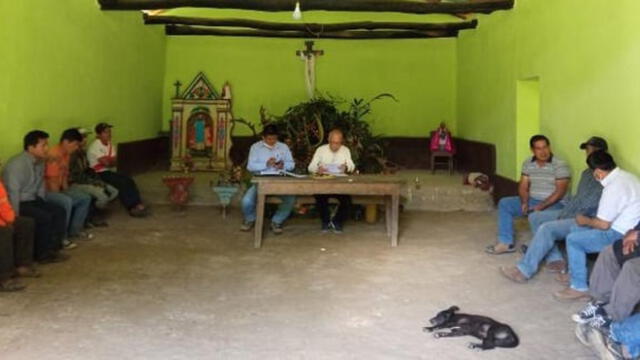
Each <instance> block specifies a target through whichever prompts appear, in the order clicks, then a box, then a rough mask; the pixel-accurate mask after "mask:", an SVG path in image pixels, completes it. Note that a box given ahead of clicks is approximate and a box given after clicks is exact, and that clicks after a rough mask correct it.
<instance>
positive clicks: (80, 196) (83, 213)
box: [45, 189, 91, 236]
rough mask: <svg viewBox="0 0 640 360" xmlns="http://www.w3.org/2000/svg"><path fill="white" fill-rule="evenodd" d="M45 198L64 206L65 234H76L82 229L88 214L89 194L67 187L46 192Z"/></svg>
mask: <svg viewBox="0 0 640 360" xmlns="http://www.w3.org/2000/svg"><path fill="white" fill-rule="evenodd" d="M45 200H46V201H47V202H50V203H54V204H56V205H58V206H60V207H62V208H64V210H65V212H66V214H67V222H66V224H67V226H66V230H67V234H68V235H69V236H77V235H78V234H80V232H82V230H83V229H84V223H85V221H86V220H87V215H88V214H89V206H91V196H90V195H89V194H87V193H85V192H82V191H79V190H77V189H67V190H65V191H62V192H51V191H50V192H48V193H47V195H46V198H45Z"/></svg>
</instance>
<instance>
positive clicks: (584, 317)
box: [571, 301, 604, 324]
mask: <svg viewBox="0 0 640 360" xmlns="http://www.w3.org/2000/svg"><path fill="white" fill-rule="evenodd" d="M602 305H604V304H601V303H598V302H595V301H589V302H588V303H587V305H586V306H585V307H584V309H582V310H580V312H578V313H576V314H573V315H571V320H573V321H575V322H577V323H578V324H586V323H588V322H590V321H591V320H593V318H594V316H595V315H596V311H597V310H598V309H600V307H601V306H602Z"/></svg>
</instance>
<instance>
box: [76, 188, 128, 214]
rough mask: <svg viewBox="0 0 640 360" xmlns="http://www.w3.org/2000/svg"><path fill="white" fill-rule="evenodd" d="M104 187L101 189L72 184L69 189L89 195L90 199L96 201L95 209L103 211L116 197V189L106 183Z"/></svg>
mask: <svg viewBox="0 0 640 360" xmlns="http://www.w3.org/2000/svg"><path fill="white" fill-rule="evenodd" d="M104 185H105V186H104V187H102V186H98V185H90V184H73V185H71V187H70V188H71V189H74V190H78V191H82V192H84V193H87V194H89V195H90V196H91V197H92V198H94V199H96V203H95V205H96V207H97V208H98V209H104V208H106V207H107V205H109V203H110V202H111V201H112V200H113V199H115V198H117V197H118V189H116V188H115V187H113V186H111V185H109V184H106V183H105V184H104Z"/></svg>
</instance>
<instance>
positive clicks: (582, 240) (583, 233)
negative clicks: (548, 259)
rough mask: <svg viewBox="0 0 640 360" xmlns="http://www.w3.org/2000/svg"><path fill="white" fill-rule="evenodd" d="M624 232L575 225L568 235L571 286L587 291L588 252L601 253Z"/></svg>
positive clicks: (620, 237)
mask: <svg viewBox="0 0 640 360" xmlns="http://www.w3.org/2000/svg"><path fill="white" fill-rule="evenodd" d="M622 236H623V235H622V234H620V233H619V232H617V231H615V230H613V229H609V230H596V229H592V228H589V227H584V226H573V227H572V228H571V233H570V234H569V235H568V236H567V257H568V259H569V273H570V275H571V288H572V289H574V290H577V291H587V290H589V286H588V285H587V254H591V253H599V252H600V251H602V249H604V248H605V247H607V246H608V245H611V244H613V243H614V242H615V241H616V240H620V239H622Z"/></svg>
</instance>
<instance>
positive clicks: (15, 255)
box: [0, 182, 40, 292]
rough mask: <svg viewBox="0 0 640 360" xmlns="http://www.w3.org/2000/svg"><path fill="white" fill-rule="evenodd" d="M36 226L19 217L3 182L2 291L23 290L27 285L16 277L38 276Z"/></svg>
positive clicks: (0, 232)
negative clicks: (34, 244)
mask: <svg viewBox="0 0 640 360" xmlns="http://www.w3.org/2000/svg"><path fill="white" fill-rule="evenodd" d="M34 228H35V223H34V221H33V219H31V218H27V217H16V215H15V212H14V211H13V208H12V207H11V203H10V202H9V198H8V197H7V192H6V190H5V188H4V185H3V184H2V182H0V292H9V291H19V290H22V289H24V288H25V285H24V284H22V283H21V282H19V281H18V280H16V279H13V278H12V277H13V276H15V275H18V276H22V277H38V276H40V272H39V271H38V270H37V269H36V268H35V266H34V265H33V237H34Z"/></svg>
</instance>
